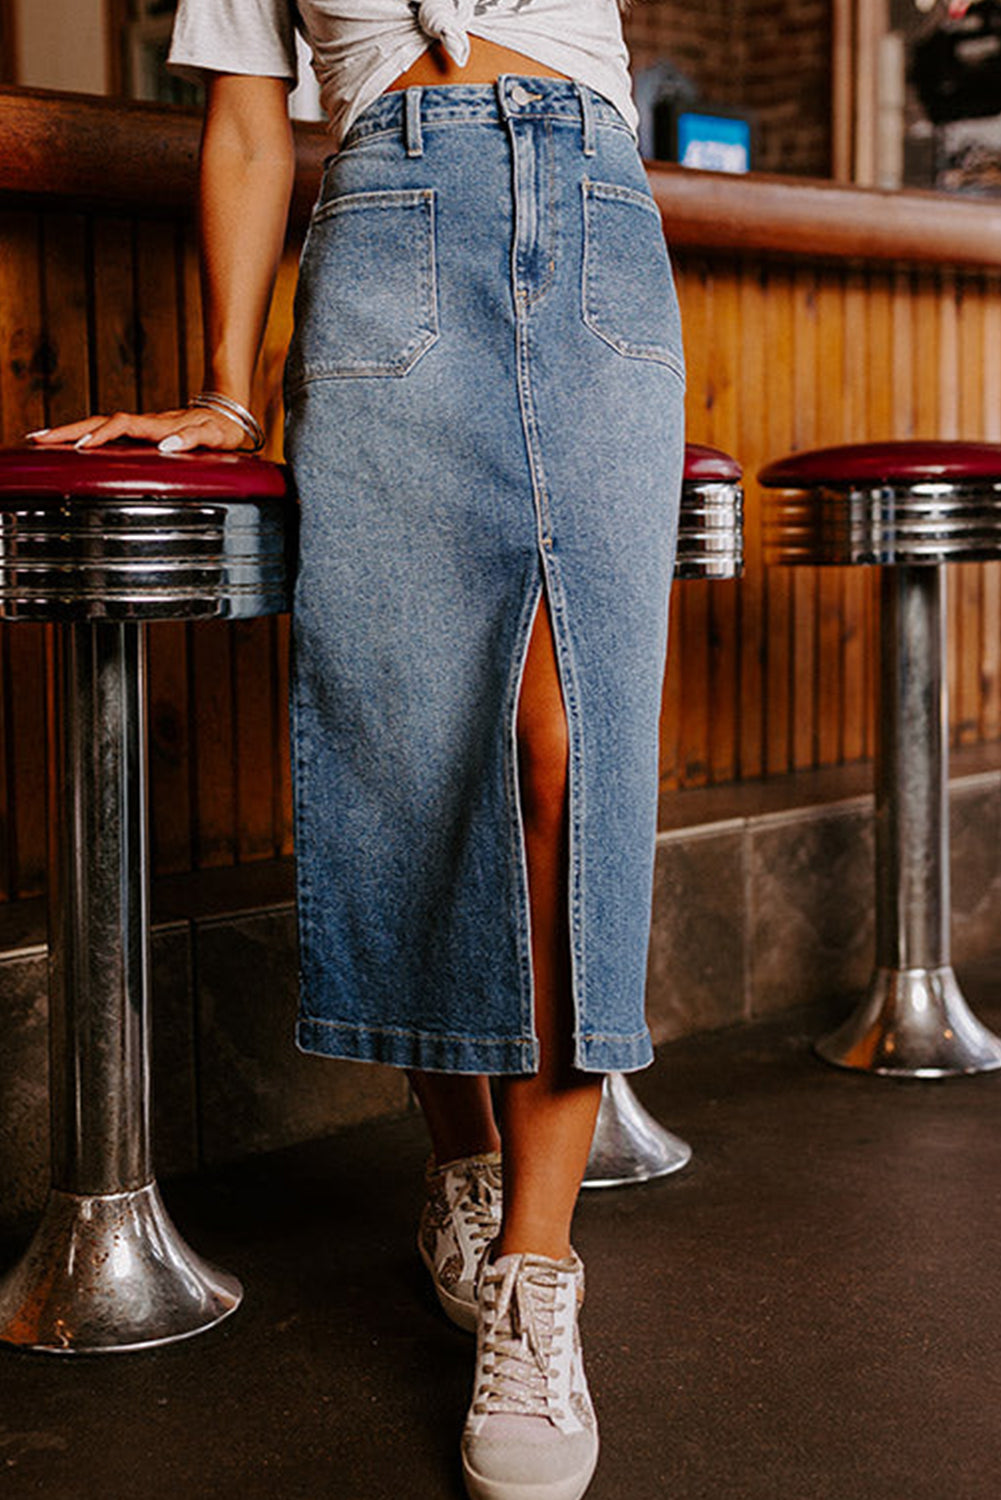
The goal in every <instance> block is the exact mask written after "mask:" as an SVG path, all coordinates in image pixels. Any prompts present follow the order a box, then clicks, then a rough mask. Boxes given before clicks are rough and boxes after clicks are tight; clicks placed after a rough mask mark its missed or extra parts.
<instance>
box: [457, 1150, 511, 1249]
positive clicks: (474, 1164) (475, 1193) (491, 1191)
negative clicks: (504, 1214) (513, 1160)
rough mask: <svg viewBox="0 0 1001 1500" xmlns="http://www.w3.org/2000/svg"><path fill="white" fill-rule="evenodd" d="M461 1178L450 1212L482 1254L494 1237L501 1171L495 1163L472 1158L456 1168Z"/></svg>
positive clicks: (497, 1163) (497, 1216)
mask: <svg viewBox="0 0 1001 1500" xmlns="http://www.w3.org/2000/svg"><path fill="white" fill-rule="evenodd" d="M457 1170H459V1171H460V1172H461V1174H462V1177H463V1184H462V1187H461V1188H460V1189H459V1195H458V1197H457V1198H456V1200H455V1207H454V1208H453V1210H452V1211H453V1213H455V1214H457V1215H459V1216H461V1218H462V1221H463V1224H464V1225H465V1226H466V1228H467V1231H468V1235H469V1239H470V1241H471V1243H472V1244H473V1245H476V1246H479V1247H480V1249H481V1253H482V1251H483V1250H485V1249H486V1247H487V1245H489V1244H490V1243H491V1242H492V1241H493V1239H494V1238H495V1236H496V1234H497V1223H498V1218H499V1214H500V1196H501V1169H500V1163H499V1162H496V1161H483V1160H477V1159H476V1158H475V1157H474V1158H472V1159H471V1160H469V1161H467V1162H465V1163H463V1165H462V1167H461V1168H458V1169H457Z"/></svg>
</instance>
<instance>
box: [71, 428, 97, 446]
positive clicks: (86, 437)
mask: <svg viewBox="0 0 1001 1500" xmlns="http://www.w3.org/2000/svg"><path fill="white" fill-rule="evenodd" d="M93 436H94V434H93V433H92V432H85V433H84V435H83V437H82V438H77V440H76V442H75V443H74V444H73V446H74V448H86V446H87V444H88V443H89V442H90V440H91V438H92V437H93Z"/></svg>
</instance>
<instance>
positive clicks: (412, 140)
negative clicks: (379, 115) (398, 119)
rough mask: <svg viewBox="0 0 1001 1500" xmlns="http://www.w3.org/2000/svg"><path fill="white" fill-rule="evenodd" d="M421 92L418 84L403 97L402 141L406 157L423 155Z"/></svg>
mask: <svg viewBox="0 0 1001 1500" xmlns="http://www.w3.org/2000/svg"><path fill="white" fill-rule="evenodd" d="M423 92H424V90H423V89H422V88H421V86H420V84H419V83H418V84H415V85H413V86H412V87H411V88H409V89H407V91H406V94H405V95H404V117H403V139H404V140H405V141H406V143H407V155H408V156H423V155H424V137H423V136H422V134H421V95H422V94H423Z"/></svg>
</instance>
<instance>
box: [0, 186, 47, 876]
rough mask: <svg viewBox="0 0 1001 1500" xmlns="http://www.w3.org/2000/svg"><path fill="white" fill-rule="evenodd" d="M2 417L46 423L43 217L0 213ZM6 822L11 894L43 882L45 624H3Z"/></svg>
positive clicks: (8, 428) (9, 421)
mask: <svg viewBox="0 0 1001 1500" xmlns="http://www.w3.org/2000/svg"><path fill="white" fill-rule="evenodd" d="M0 246H2V252H3V253H2V272H0V421H2V423H3V438H4V441H5V442H18V441H20V439H21V437H22V436H23V434H24V433H25V432H26V431H30V430H31V429H33V428H35V427H41V426H44V424H45V379H46V364H47V356H46V350H45V341H44V338H43V336H42V278H41V261H42V253H41V252H42V238H41V224H40V221H39V219H38V216H37V215H35V214H33V213H3V214H0ZM2 664H3V693H2V729H3V747H2V756H0V762H2V765H3V782H4V787H3V790H4V794H5V810H6V828H5V839H4V850H3V854H4V858H3V859H2V860H0V866H2V867H3V873H2V884H3V886H4V894H5V895H6V896H9V897H17V896H28V895H34V894H36V893H37V892H38V891H40V890H41V889H42V887H43V883H44V879H45V862H46V847H45V846H46V823H45V698H44V684H45V627H44V626H41V625H21V626H19V627H18V628H17V629H16V630H11V631H8V632H5V634H4V638H3V646H2Z"/></svg>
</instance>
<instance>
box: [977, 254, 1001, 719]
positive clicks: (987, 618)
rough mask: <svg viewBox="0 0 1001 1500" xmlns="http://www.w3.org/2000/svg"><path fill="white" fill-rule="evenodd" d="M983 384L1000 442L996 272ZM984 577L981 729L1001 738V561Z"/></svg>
mask: <svg viewBox="0 0 1001 1500" xmlns="http://www.w3.org/2000/svg"><path fill="white" fill-rule="evenodd" d="M981 384H982V389H981V403H982V404H981V411H980V425H981V430H982V432H983V435H984V437H985V438H987V439H988V440H989V441H991V442H995V443H996V442H998V441H999V440H1001V278H999V277H998V276H993V275H992V276H989V277H987V278H985V284H984V334H983V364H982V367H981ZM983 578H984V582H983V590H984V592H983V601H984V604H983V607H984V614H983V637H982V643H981V668H980V672H981V717H980V733H981V736H982V737H983V738H984V739H985V740H995V739H998V738H1001V563H985V564H984V570H983Z"/></svg>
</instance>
